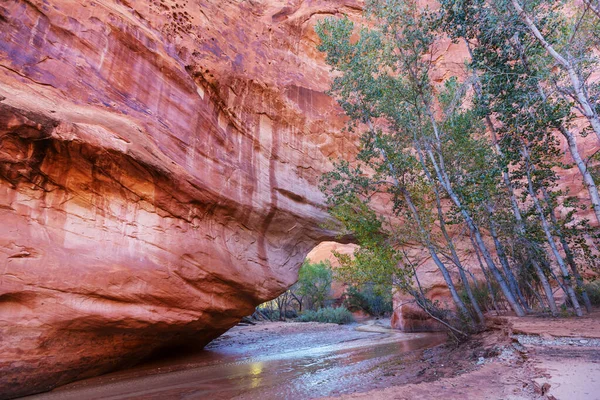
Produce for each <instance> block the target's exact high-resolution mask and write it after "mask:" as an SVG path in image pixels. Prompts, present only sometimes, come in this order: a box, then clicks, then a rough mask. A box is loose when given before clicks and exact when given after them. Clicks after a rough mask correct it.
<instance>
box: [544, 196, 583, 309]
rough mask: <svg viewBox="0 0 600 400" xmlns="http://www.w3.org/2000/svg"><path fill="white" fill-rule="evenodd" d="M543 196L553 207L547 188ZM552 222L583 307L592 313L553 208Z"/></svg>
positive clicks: (579, 275) (571, 253)
mask: <svg viewBox="0 0 600 400" xmlns="http://www.w3.org/2000/svg"><path fill="white" fill-rule="evenodd" d="M542 194H543V195H544V199H545V201H546V204H547V205H548V207H551V203H550V201H551V199H550V195H549V194H548V191H547V190H546V189H545V188H542ZM550 220H551V221H552V224H553V225H554V227H555V231H556V233H557V236H558V238H559V241H560V244H561V246H562V248H563V251H564V252H565V256H566V259H567V264H569V267H571V272H573V276H574V277H575V283H576V284H577V288H578V289H579V291H580V292H581V297H582V299H583V305H584V306H585V310H586V311H587V312H588V313H590V312H591V311H592V302H591V301H590V297H589V296H588V293H587V292H586V291H585V287H584V285H583V279H582V278H581V274H580V273H579V270H578V268H577V264H576V263H575V257H574V256H573V252H572V251H571V247H570V246H569V244H568V243H567V240H566V239H565V237H564V235H563V233H562V230H561V229H560V227H559V225H558V220H557V218H556V215H555V214H554V209H553V208H552V211H551V212H550Z"/></svg>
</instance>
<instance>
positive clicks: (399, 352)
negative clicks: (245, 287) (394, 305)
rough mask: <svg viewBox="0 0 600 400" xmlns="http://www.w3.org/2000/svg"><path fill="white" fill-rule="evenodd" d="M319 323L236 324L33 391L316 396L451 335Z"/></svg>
mask: <svg viewBox="0 0 600 400" xmlns="http://www.w3.org/2000/svg"><path fill="white" fill-rule="evenodd" d="M286 328H287V327H286ZM313 328H314V329H311V330H310V331H308V332H305V331H302V330H299V331H278V330H277V329H271V332H268V331H267V330H268V328H263V329H264V330H265V331H267V332H261V331H259V330H257V329H256V328H255V329H253V330H249V331H244V330H243V329H238V330H234V331H233V333H230V334H228V335H225V336H224V338H222V339H220V340H219V341H217V342H216V343H213V344H211V345H209V346H208V348H207V349H206V350H204V351H201V352H198V353H197V354H189V355H185V356H181V355H180V356H178V357H175V358H170V359H163V360H161V361H158V362H156V361H155V362H153V363H151V364H146V365H142V366H139V367H137V368H134V369H131V370H126V371H121V372H117V373H113V374H109V375H105V376H103V377H99V378H93V379H88V380H86V381H81V382H77V383H74V384H71V385H68V386H66V387H63V388H59V389H57V390H55V391H53V392H50V393H47V394H44V395H39V396H32V397H31V398H37V399H47V400H50V399H65V400H66V399H77V400H79V399H161V400H165V399H232V398H236V399H260V400H267V399H309V398H318V397H322V396H329V395H336V394H341V393H350V392H354V391H357V390H359V391H365V390H368V389H369V388H372V387H376V386H375V383H376V381H377V380H378V379H380V377H381V376H382V374H383V373H384V371H383V370H382V368H383V366H385V365H386V364H387V363H394V362H395V363H397V362H401V361H399V360H402V359H403V358H406V357H409V358H410V357H413V358H414V357H418V356H419V355H420V351H419V350H422V349H425V348H427V347H432V346H434V345H437V344H440V343H442V342H443V341H444V340H445V337H444V335H439V334H438V335H436V334H403V333H399V332H394V331H390V330H385V329H377V330H379V331H380V332H378V333H374V332H364V331H357V330H356V326H355V327H340V328H337V327H336V328H335V329H331V327H327V329H325V330H323V331H321V330H320V329H319V327H318V326H317V327H313ZM361 328H362V329H365V327H359V329H361ZM366 329H367V330H369V329H370V328H369V327H366ZM265 335H266V338H265Z"/></svg>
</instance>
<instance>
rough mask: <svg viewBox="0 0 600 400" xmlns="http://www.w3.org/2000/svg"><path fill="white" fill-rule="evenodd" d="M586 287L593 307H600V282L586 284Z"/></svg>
mask: <svg viewBox="0 0 600 400" xmlns="http://www.w3.org/2000/svg"><path fill="white" fill-rule="evenodd" d="M584 287H585V291H586V292H587V294H588V296H589V298H590V302H591V303H592V305H595V306H600V281H593V282H590V283H586V284H585V286H584Z"/></svg>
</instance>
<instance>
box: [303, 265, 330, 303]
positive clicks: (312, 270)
mask: <svg viewBox="0 0 600 400" xmlns="http://www.w3.org/2000/svg"><path fill="white" fill-rule="evenodd" d="M332 279H333V274H332V271H331V265H330V264H329V262H325V261H322V262H319V263H314V264H313V263H310V262H309V261H305V262H304V264H302V267H301V268H300V272H299V273H298V283H297V285H298V289H297V292H298V294H300V295H302V296H304V298H305V299H306V300H307V301H308V305H309V308H310V309H315V308H317V309H318V308H321V307H323V306H324V305H325V300H326V299H327V297H328V296H329V291H330V290H331V281H332Z"/></svg>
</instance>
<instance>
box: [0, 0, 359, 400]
mask: <svg viewBox="0 0 600 400" xmlns="http://www.w3.org/2000/svg"><path fill="white" fill-rule="evenodd" d="M339 13H346V14H356V15H358V14H359V13H360V6H359V5H358V4H357V3H356V2H354V1H338V2H331V1H313V2H308V3H306V4H305V3H303V2H297V3H296V4H291V3H290V2H287V1H285V2H284V1H276V0H270V1H235V0H230V1H221V0H211V1H186V0H178V1H172V0H157V1H135V0H130V1H125V0H121V1H119V0H94V1H87V0H85V1H83V0H81V1H75V0H27V1H26V0H5V1H2V2H0V222H1V225H0V397H2V398H10V397H13V396H17V395H24V394H27V393H33V392H39V391H44V390H49V389H51V388H53V387H55V386H56V385H60V384H64V383H67V382H69V381H72V380H75V379H80V378H84V377H86V376H91V375H95V374H99V373H103V372H106V371H109V370H112V369H115V368H117V367H121V366H125V365H127V364H128V363H132V362H136V361H138V360H139V359H140V358H142V357H144V356H146V355H148V354H149V353H151V352H152V351H154V350H155V349H158V348H160V347H164V346H166V345H179V344H184V345H196V346H203V345H204V344H206V343H207V342H208V341H209V340H211V339H212V338H214V337H216V336H218V335H219V334H221V333H222V332H224V331H225V330H227V329H228V328H230V327H231V326H232V325H234V324H236V323H237V321H238V320H239V319H240V318H241V317H242V316H244V315H248V314H250V313H251V312H252V310H253V308H254V306H256V305H257V304H259V303H261V302H263V301H265V300H267V299H270V298H272V297H275V296H277V295H278V294H279V293H280V292H282V291H283V290H285V289H286V288H287V287H288V286H289V285H291V284H292V283H293V282H294V281H295V280H296V279H297V270H298V268H299V266H300V264H301V263H302V261H303V259H304V257H305V255H306V253H307V252H308V251H310V250H311V249H312V248H313V247H314V246H315V244H317V243H319V242H321V241H323V240H327V239H332V238H334V237H335V235H336V232H332V231H328V230H326V229H324V228H321V224H322V223H323V222H326V221H327V219H328V216H327V213H326V210H325V209H324V206H323V198H322V195H321V194H320V192H319V190H318V188H317V183H318V179H319V176H320V174H321V173H322V172H323V171H325V170H326V169H327V168H328V167H329V166H330V161H329V160H328V157H330V156H337V155H340V154H344V153H345V152H347V151H352V149H353V148H354V144H353V141H352V140H347V139H344V136H343V134H341V133H340V128H341V127H342V126H343V124H344V120H343V116H342V115H341V113H340V111H339V110H338V108H337V107H336V106H335V102H334V101H333V100H332V99H330V98H329V97H328V96H326V95H325V94H323V92H324V91H325V90H326V89H327V88H328V85H329V69H328V67H327V66H326V65H325V64H324V62H323V60H322V56H321V55H319V54H318V53H317V51H316V50H315V39H316V35H315V33H314V30H313V26H314V23H315V21H316V20H317V19H318V18H322V17H323V16H325V15H337V14H339Z"/></svg>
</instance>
